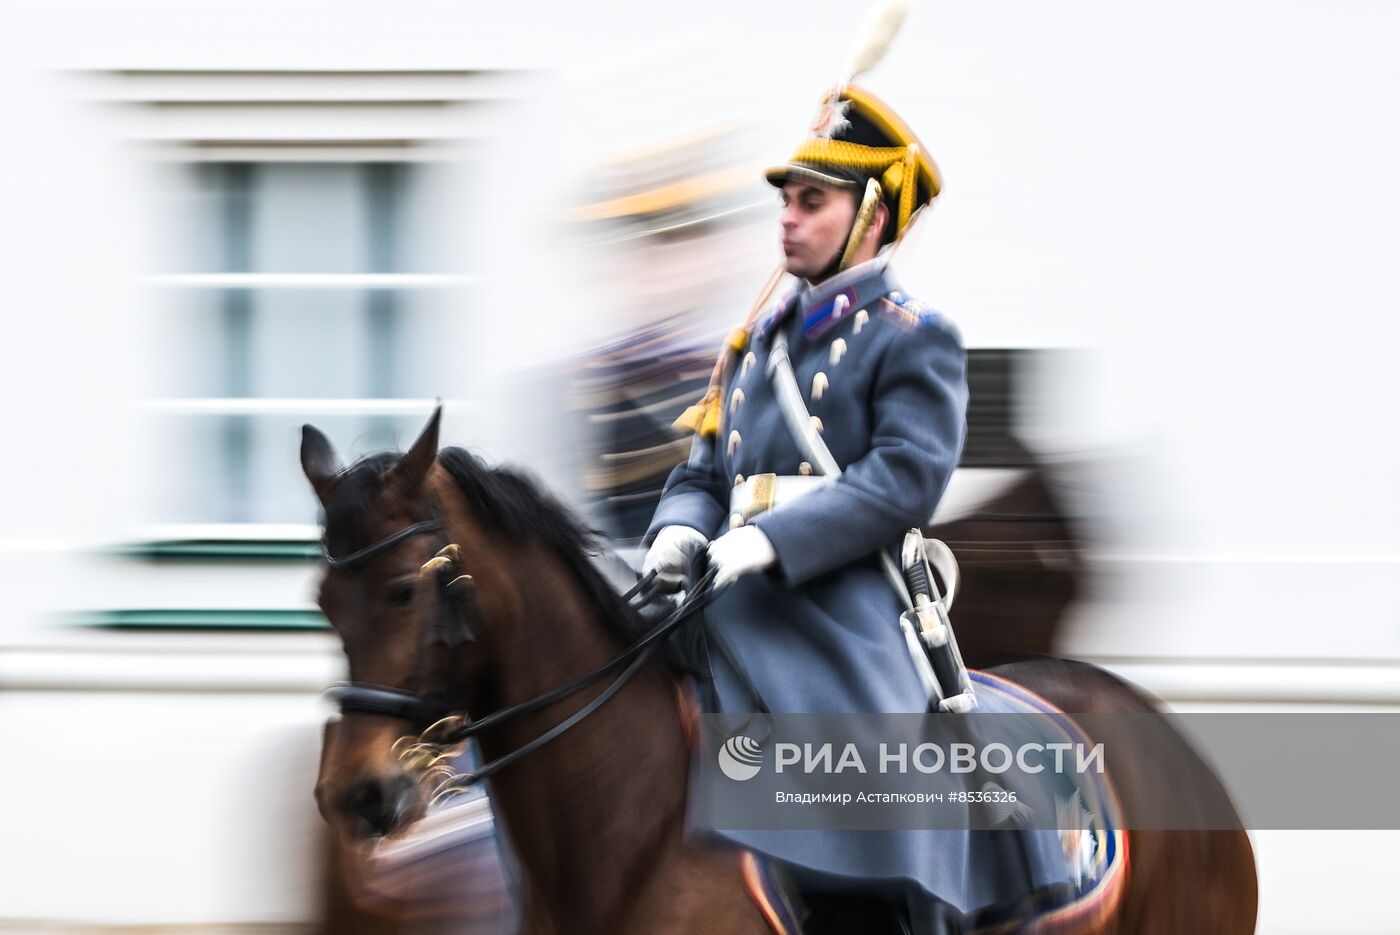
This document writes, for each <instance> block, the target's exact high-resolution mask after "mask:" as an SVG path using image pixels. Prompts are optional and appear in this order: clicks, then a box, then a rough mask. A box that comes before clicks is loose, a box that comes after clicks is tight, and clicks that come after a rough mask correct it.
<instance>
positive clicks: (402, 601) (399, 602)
mask: <svg viewBox="0 0 1400 935" xmlns="http://www.w3.org/2000/svg"><path fill="white" fill-rule="evenodd" d="M415 593H416V592H415V590H414V587H413V585H411V584H399V585H395V586H394V587H393V588H391V589H390V590H389V603H390V604H393V605H394V606H395V607H407V606H408V605H409V604H412V603H413V595H414V594H415Z"/></svg>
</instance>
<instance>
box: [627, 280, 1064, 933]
mask: <svg viewBox="0 0 1400 935" xmlns="http://www.w3.org/2000/svg"><path fill="white" fill-rule="evenodd" d="M779 328H783V329H786V333H787V337H788V350H789V355H790V356H791V359H792V364H793V369H794V371H795V373H796V377H797V382H798V385H799V387H800V388H801V389H802V392H803V398H804V400H805V402H806V404H807V407H808V411H809V412H810V413H811V415H812V417H814V418H815V419H817V420H819V422H818V426H819V430H820V431H821V433H822V438H823V439H824V440H825V442H826V444H827V446H828V447H829V448H830V449H831V453H832V454H833V456H834V457H835V458H836V461H837V462H838V463H839V464H840V465H841V468H842V470H843V473H842V475H841V476H840V478H839V479H837V480H836V481H835V482H833V483H831V484H830V485H829V486H826V487H823V488H821V489H819V490H816V491H813V492H811V493H808V494H806V495H804V496H803V497H802V498H801V499H799V500H796V501H794V502H791V503H788V504H784V505H780V506H778V507H776V508H775V509H773V510H772V511H771V512H769V513H766V514H763V515H761V516H758V517H756V518H754V519H753V520H752V521H751V525H755V526H757V527H758V528H759V529H761V530H763V532H764V533H765V534H766V535H767V537H768V538H769V540H770V541H771V542H772V544H773V548H774V551H775V552H776V553H777V564H776V567H775V568H773V569H772V570H771V571H770V572H769V573H766V574H755V575H750V576H748V577H745V578H741V579H740V580H739V581H738V582H736V583H735V584H734V585H733V586H732V587H730V588H729V589H728V590H727V591H725V592H724V593H722V594H721V595H719V597H718V598H717V599H716V600H715V601H714V602H713V603H712V604H711V605H710V607H709V608H708V610H707V611H706V618H707V624H708V626H709V627H710V628H712V629H718V630H722V631H723V634H724V635H725V636H726V637H727V640H726V641H727V643H728V644H729V647H730V648H731V650H732V651H733V652H734V653H735V655H736V656H737V657H738V658H739V659H740V661H741V663H742V665H743V666H744V668H745V669H746V670H747V672H748V674H749V676H750V678H751V679H752V681H753V683H754V684H755V686H756V687H757V689H758V691H759V692H760V693H761V694H762V695H763V698H764V701H765V702H766V703H767V704H768V705H769V707H770V708H771V709H772V710H773V711H774V712H775V713H800V712H879V713H907V712H922V711H925V710H927V708H928V696H927V694H926V693H925V691H924V690H923V687H922V685H921V684H920V681H919V678H918V676H917V674H916V671H915V669H914V665H913V663H912V661H911V660H910V658H909V655H908V650H907V648H906V644H905V643H904V640H903V637H902V636H901V634H900V631H899V629H898V624H897V621H898V617H899V613H900V611H901V610H902V606H901V604H900V603H899V600H898V598H897V597H896V596H895V594H894V592H893V591H892V589H891V588H890V585H889V584H888V582H887V581H886V579H885V578H884V576H883V575H882V574H881V571H880V569H879V565H878V562H877V559H876V558H875V556H876V554H877V550H879V549H881V548H891V547H894V546H895V545H896V544H897V543H898V542H899V540H900V539H901V537H902V536H903V533H904V532H905V530H907V529H909V528H910V527H913V526H922V525H924V524H925V522H926V521H927V520H928V518H929V517H930V516H931V515H932V514H933V511H934V507H936V506H937V504H938V500H939V498H940V497H941V496H942V494H943V491H944V488H945V487H946V486H947V483H948V479H949V477H950V476H951V475H952V472H953V470H954V468H955V467H956V466H957V463H958V458H959V455H960V454H961V451H962V446H963V441H964V437H965V434H966V409H967V381H966V372H965V354H964V351H963V347H962V342H961V338H960V336H959V334H958V332H957V330H956V328H955V327H954V326H953V325H952V324H951V323H950V322H948V321H947V320H946V319H944V318H943V317H942V316H941V315H939V314H938V313H936V312H933V311H932V310H929V309H927V308H926V307H924V306H923V305H921V304H920V303H918V302H916V301H913V300H911V299H909V298H908V297H907V296H905V295H903V294H902V293H901V291H900V290H899V287H898V285H897V284H896V283H895V281H894V279H893V276H892V273H891V272H890V271H889V270H888V268H887V267H886V266H885V264H884V263H883V261H882V260H881V259H876V260H873V261H871V262H869V263H866V264H862V265H861V266H859V267H856V268H853V269H851V270H848V271H846V272H845V273H843V274H841V275H840V276H837V277H834V278H833V279H831V280H828V281H826V282H824V283H822V284H821V285H819V286H817V287H815V288H808V289H803V290H800V291H798V292H797V293H795V294H793V295H791V296H789V297H787V298H786V299H784V300H781V301H780V302H779V303H778V304H777V305H776V306H775V308H774V309H773V310H772V311H771V312H769V313H768V314H766V315H765V316H764V317H761V318H760V319H759V320H758V322H757V323H756V325H755V327H754V329H753V332H752V334H751V336H750V340H749V343H748V346H747V348H746V350H745V351H744V353H743V356H742V359H741V363H740V364H739V365H738V366H737V367H735V368H734V371H733V373H732V375H731V378H730V380H729V384H728V385H727V386H725V387H724V396H723V401H722V413H723V417H722V421H721V428H720V430H719V432H718V433H716V434H715V435H713V436H708V437H702V436H700V435H696V437H695V440H694V442H693V444H692V448H691V454H690V457H689V460H688V461H687V462H686V463H684V464H681V465H679V466H678V467H677V468H676V469H675V471H673V472H672V474H671V476H670V478H669V479H668V481H667V485H666V489H665V492H664V494H663V496H662V498H661V501H660V503H659V505H658V506H657V510H656V513H655V515H654V517H653V519H652V522H651V525H650V527H649V529H648V532H647V537H648V539H650V538H652V537H654V536H655V535H656V534H657V533H658V532H660V530H661V529H663V528H664V527H666V526H670V525H682V526H689V527H691V528H694V529H697V530H699V531H700V532H701V533H703V534H704V535H705V536H707V537H709V538H711V539H714V538H717V537H718V536H720V535H722V534H723V533H724V532H726V531H727V530H728V529H729V526H730V522H729V515H730V510H729V494H730V490H731V488H732V487H733V485H734V483H735V481H736V479H738V478H740V477H748V476H750V475H752V474H757V473H775V474H780V475H788V474H798V473H802V472H803V471H802V461H803V458H802V455H801V453H800V449H799V448H798V446H797V443H796V442H795V441H794V440H793V438H792V435H791V434H790V432H789V430H788V427H787V425H786V423H785V422H784V419H783V415H782V412H781V411H780V409H779V407H778V403H777V400H776V398H775V396H774V392H773V389H772V387H771V385H770V383H769V380H768V377H767V376H766V373H765V365H766V364H767V360H768V352H769V350H770V349H771V347H772V340H773V338H774V336H775V334H776V329H779ZM711 664H712V669H713V675H714V685H713V689H714V695H715V696H716V700H717V702H718V706H719V709H720V710H721V711H724V712H744V711H752V710H754V702H753V700H752V699H751V698H750V697H748V695H747V693H746V692H745V691H744V689H743V688H742V687H741V685H740V683H739V682H738V680H737V679H736V678H735V676H734V674H733V672H732V671H731V670H730V669H729V667H728V666H727V665H726V664H725V663H724V661H723V659H722V657H720V656H719V655H718V654H712V659H711ZM725 834H726V836H728V837H730V838H731V839H732V840H734V841H736V842H738V843H740V844H742V845H744V846H748V847H752V848H754V849H755V850H758V851H761V852H764V853H767V854H769V855H771V856H775V857H778V858H780V859H784V860H788V861H791V862H793V863H795V864H798V865H800V866H803V867H808V868H811V869H814V870H817V871H822V872H825V873H831V874H838V875H842V876H854V877H861V878H867V879H869V878H903V879H907V880H912V881H914V882H916V883H917V884H919V885H920V886H922V887H923V888H925V889H926V890H928V891H929V892H930V893H933V894H934V895H936V896H938V897H939V898H941V899H943V900H945V901H947V902H950V903H952V904H953V905H955V906H957V907H958V908H959V909H961V910H964V911H966V910H970V909H973V908H976V907H979V906H984V905H988V904H990V903H993V902H997V901H1000V900H1001V899H1003V898H1010V897H1014V896H1018V895H1020V894H1022V893H1024V892H1025V890H1026V889H1027V884H1029V885H1031V886H1035V885H1040V884H1042V883H1053V882H1061V881H1062V879H1063V878H1067V870H1066V868H1065V863H1064V860H1063V857H1062V856H1060V855H1059V848H1058V845H1057V844H1056V843H1055V840H1054V838H1053V833H1049V834H1048V835H1046V834H1037V835H1034V836H1032V838H1033V840H1031V841H1028V842H1027V844H1028V845H1029V846H1030V849H1031V850H1032V851H1035V852H1038V853H1033V854H1032V855H1031V859H1030V860H1029V866H1030V868H1031V876H1032V877H1033V878H1035V879H1033V880H1029V881H1028V880H1024V879H1020V880H1012V879H1006V877H1005V869H1004V868H998V867H996V866H993V865H991V864H990V863H988V862H989V861H991V860H992V859H993V858H992V857H991V851H995V850H996V848H991V849H990V850H989V849H988V847H987V843H988V842H987V841H986V840H982V839H979V834H978V833H971V834H969V833H967V832H961V831H912V830H911V831H899V832H851V831H800V832H799V831H765V832H759V831H746V832H725ZM986 834H987V833H986V832H982V833H980V835H981V836H982V838H985V835H986ZM979 865H980V866H979ZM1016 876H1019V874H1017V875H1016Z"/></svg>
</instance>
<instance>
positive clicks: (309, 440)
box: [301, 425, 345, 503]
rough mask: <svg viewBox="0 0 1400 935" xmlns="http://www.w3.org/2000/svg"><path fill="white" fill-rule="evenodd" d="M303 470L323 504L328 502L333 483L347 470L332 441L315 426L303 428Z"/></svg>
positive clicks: (304, 426)
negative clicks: (327, 494) (327, 498)
mask: <svg viewBox="0 0 1400 935" xmlns="http://www.w3.org/2000/svg"><path fill="white" fill-rule="evenodd" d="M301 469H302V470H303V471H304V472H306V479H307V480H309V481H311V486H312V487H313V488H315V490H316V496H317V497H319V498H320V500H321V502H322V503H325V502H326V493H327V491H329V490H330V486H331V482H332V481H334V480H335V479H336V476H337V475H339V474H340V472H341V471H343V470H345V465H343V464H341V463H340V456H339V455H337V454H336V453H335V446H333V445H332V444H331V440H330V439H329V438H327V437H326V436H325V435H322V434H321V430H320V429H318V428H316V426H314V425H303V426H302V427H301Z"/></svg>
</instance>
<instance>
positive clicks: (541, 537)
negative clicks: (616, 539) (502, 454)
mask: <svg viewBox="0 0 1400 935" xmlns="http://www.w3.org/2000/svg"><path fill="white" fill-rule="evenodd" d="M438 463H439V464H441V465H442V466H443V468H444V469H445V470H446V471H447V473H448V474H450V475H452V479H453V480H454V481H456V482H457V486H458V487H459V488H460V489H461V491H462V495H463V496H465V497H466V498H467V502H468V503H469V504H471V507H472V510H473V511H474V512H475V513H476V515H477V517H478V518H479V519H480V520H481V521H482V522H483V523H485V524H486V525H487V526H489V527H490V528H491V529H492V530H493V531H495V532H497V533H499V534H501V535H503V536H506V537H508V538H511V539H516V540H521V541H533V542H537V543H539V544H540V545H543V546H544V547H545V548H547V549H548V550H549V551H550V552H552V553H554V555H555V556H556V557H557V558H558V559H559V560H560V561H561V562H563V563H564V565H565V567H567V568H568V569H569V571H571V572H572V573H573V575H574V577H575V578H577V579H578V582H579V584H580V585H582V586H583V590H584V593H585V595H586V596H587V598H588V600H589V601H590V602H591V603H592V604H593V606H594V607H595V608H597V610H598V615H599V616H600V617H601V618H602V620H603V622H604V623H605V624H606V625H607V627H608V629H609V630H611V631H612V633H613V634H614V635H615V636H616V637H617V638H618V639H619V640H622V641H623V642H630V641H631V640H632V639H634V638H635V637H636V636H637V635H638V633H639V631H640V629H641V621H640V620H639V618H638V617H637V615H636V613H635V612H634V611H633V610H632V608H631V607H629V606H628V604H627V602H626V601H624V600H623V599H622V597H621V596H620V595H619V594H618V593H617V591H615V590H614V589H613V586H612V585H611V584H610V583H609V582H608V580H607V578H606V577H605V576H604V575H603V573H602V572H601V571H600V570H599V569H598V567H597V566H596V565H594V564H593V562H592V560H591V559H590V557H589V556H590V555H594V554H597V553H598V552H600V551H601V549H602V543H601V541H600V536H599V533H598V532H597V531H596V530H594V529H591V528H590V527H589V526H587V525H586V524H585V523H584V522H583V520H582V519H580V518H579V516H578V515H577V514H576V513H575V512H574V511H573V510H571V509H570V508H569V507H567V506H565V505H564V504H563V503H561V502H559V500H558V499H557V498H555V497H554V496H553V495H552V494H550V493H548V492H547V491H545V490H544V489H543V488H542V487H541V486H540V484H539V483H538V482H537V481H535V480H534V478H532V477H530V476H529V475H528V474H526V473H524V472H522V471H519V470H517V469H515V468H511V467H491V466H488V465H487V464H486V463H485V462H484V461H482V460H481V459H480V458H478V457H476V456H475V455H473V454H472V453H471V452H469V451H466V450H464V449H461V448H444V449H442V451H440V452H438Z"/></svg>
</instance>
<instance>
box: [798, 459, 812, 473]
mask: <svg viewBox="0 0 1400 935" xmlns="http://www.w3.org/2000/svg"><path fill="white" fill-rule="evenodd" d="M797 473H799V474H801V475H802V476H803V477H806V476H807V475H808V474H811V473H812V465H810V464H808V463H807V462H806V461H803V462H802V463H801V464H799V465H798V466H797Z"/></svg>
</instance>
